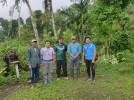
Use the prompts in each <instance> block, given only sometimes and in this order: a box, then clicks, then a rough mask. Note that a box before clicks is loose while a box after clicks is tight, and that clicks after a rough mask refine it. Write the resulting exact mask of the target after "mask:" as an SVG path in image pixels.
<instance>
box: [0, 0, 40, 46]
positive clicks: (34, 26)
mask: <svg viewBox="0 0 134 100" xmlns="http://www.w3.org/2000/svg"><path fill="white" fill-rule="evenodd" d="M21 2H23V3H26V5H27V7H28V10H29V13H30V17H31V21H32V26H33V29H34V34H35V38H36V40H37V43H38V46H39V48H41V44H40V39H39V35H38V30H37V25H36V23H35V20H34V16H33V12H32V9H31V6H30V4H29V1H28V0H15V4H14V7H18V5H19V3H21ZM0 3H2V5H3V6H4V5H5V4H7V0H1V1H0Z"/></svg>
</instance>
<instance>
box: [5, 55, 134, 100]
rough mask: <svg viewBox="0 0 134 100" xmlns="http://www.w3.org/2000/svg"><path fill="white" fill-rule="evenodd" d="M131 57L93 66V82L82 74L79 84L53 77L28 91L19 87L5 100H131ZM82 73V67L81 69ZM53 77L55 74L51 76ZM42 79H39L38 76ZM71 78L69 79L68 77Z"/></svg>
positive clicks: (133, 94) (133, 70) (133, 88)
mask: <svg viewBox="0 0 134 100" xmlns="http://www.w3.org/2000/svg"><path fill="white" fill-rule="evenodd" d="M133 60H134V54H132V55H131V57H129V58H128V59H127V60H126V61H125V62H121V63H119V64H116V65H105V64H100V63H99V62H97V63H96V81H95V83H92V82H91V81H86V77H85V75H86V74H85V72H84V71H83V72H82V73H81V79H80V80H76V79H75V80H74V81H71V80H70V79H69V80H66V79H64V78H62V79H61V80H60V81H57V80H56V78H55V77H56V76H55V75H54V76H53V83H52V84H47V85H44V84H43V80H41V81H40V84H41V87H35V88H34V89H33V90H30V89H29V88H30V85H26V86H23V87H19V88H17V89H16V91H14V92H13V93H11V94H10V95H8V96H7V97H5V100H134V74H133V73H134V62H133ZM81 69H82V70H85V66H84V65H81ZM54 74H55V73H54ZM41 78H42V76H41ZM69 78H70V77H69Z"/></svg>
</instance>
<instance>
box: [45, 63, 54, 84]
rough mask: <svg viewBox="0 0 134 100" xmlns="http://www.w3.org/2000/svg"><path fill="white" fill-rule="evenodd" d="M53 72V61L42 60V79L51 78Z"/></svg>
mask: <svg viewBox="0 0 134 100" xmlns="http://www.w3.org/2000/svg"><path fill="white" fill-rule="evenodd" d="M47 70H48V78H47ZM52 72H53V62H52V61H44V64H43V76H44V81H47V79H48V80H51V78H52Z"/></svg>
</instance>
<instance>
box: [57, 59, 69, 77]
mask: <svg viewBox="0 0 134 100" xmlns="http://www.w3.org/2000/svg"><path fill="white" fill-rule="evenodd" d="M61 65H62V68H63V73H64V77H67V63H66V60H57V69H56V73H57V78H59V77H60V71H61Z"/></svg>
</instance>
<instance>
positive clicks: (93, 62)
mask: <svg viewBox="0 0 134 100" xmlns="http://www.w3.org/2000/svg"><path fill="white" fill-rule="evenodd" d="M95 57H96V50H94V58H93V60H92V63H94V61H95Z"/></svg>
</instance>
